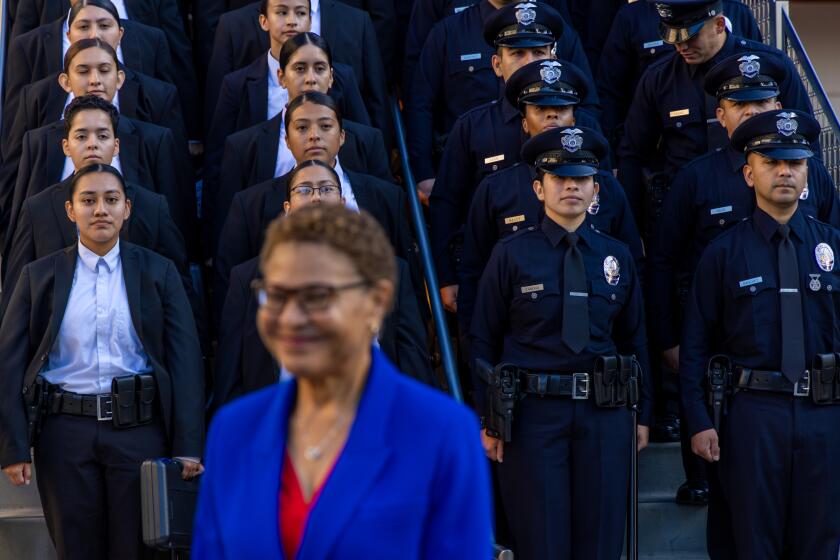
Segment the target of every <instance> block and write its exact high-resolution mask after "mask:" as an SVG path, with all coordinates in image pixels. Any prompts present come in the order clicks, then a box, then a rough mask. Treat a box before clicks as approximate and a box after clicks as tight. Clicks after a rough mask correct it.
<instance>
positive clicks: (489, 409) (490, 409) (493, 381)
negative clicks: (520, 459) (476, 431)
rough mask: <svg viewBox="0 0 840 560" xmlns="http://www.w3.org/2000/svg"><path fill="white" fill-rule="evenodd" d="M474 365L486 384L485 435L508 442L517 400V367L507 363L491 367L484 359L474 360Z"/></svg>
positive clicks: (511, 433)
mask: <svg viewBox="0 0 840 560" xmlns="http://www.w3.org/2000/svg"><path fill="white" fill-rule="evenodd" d="M475 367H476V372H477V373H478V377H479V379H481V380H482V381H484V383H485V384H486V390H485V391H486V393H485V395H486V396H485V414H484V421H485V429H486V430H487V435H490V436H492V437H495V438H498V439H500V440H502V441H504V442H506V443H507V442H510V441H511V437H512V435H513V416H514V412H515V409H516V402H517V401H518V400H519V368H517V367H516V366H515V365H513V364H507V363H502V364H498V365H497V366H495V367H493V366H491V365H490V364H488V363H487V362H485V361H484V360H476V361H475Z"/></svg>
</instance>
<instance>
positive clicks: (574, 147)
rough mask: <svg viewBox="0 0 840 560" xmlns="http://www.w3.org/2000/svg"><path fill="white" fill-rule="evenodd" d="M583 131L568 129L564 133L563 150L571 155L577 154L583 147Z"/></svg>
mask: <svg viewBox="0 0 840 560" xmlns="http://www.w3.org/2000/svg"><path fill="white" fill-rule="evenodd" d="M580 134H583V131H582V130H581V129H579V128H567V129H566V130H564V131H563V139H562V140H561V141H560V142H561V143H562V144H563V149H564V150H566V151H567V152H569V153H572V154H573V153H575V152H576V151H578V150H580V148H581V147H582V146H583V138H582V137H581V136H580Z"/></svg>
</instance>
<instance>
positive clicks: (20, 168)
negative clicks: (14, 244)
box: [0, 132, 47, 240]
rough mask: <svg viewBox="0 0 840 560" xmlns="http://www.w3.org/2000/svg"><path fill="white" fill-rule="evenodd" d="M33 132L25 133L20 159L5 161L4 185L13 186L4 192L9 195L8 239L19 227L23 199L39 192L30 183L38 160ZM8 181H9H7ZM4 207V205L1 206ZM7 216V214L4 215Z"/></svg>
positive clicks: (44, 186)
mask: <svg viewBox="0 0 840 560" xmlns="http://www.w3.org/2000/svg"><path fill="white" fill-rule="evenodd" d="M31 139H32V133H31V132H27V133H26V134H24V135H23V149H22V151H21V154H20V159H18V160H9V161H8V162H4V163H3V166H4V168H5V169H4V176H3V180H4V185H3V188H4V189H5V188H7V186H13V187H12V188H11V190H10V191H9V192H8V193H4V194H7V195H8V198H7V199H6V200H7V201H8V204H9V206H8V208H9V210H8V215H7V217H8V222H7V223H8V226H7V228H8V229H7V230H6V239H7V240H8V239H11V237H12V234H13V232H14V230H15V228H16V227H17V221H18V216H19V215H20V209H21V208H22V207H23V201H25V200H26V199H27V198H29V197H30V196H32V195H34V194H37V193H36V192H33V191H32V188H33V187H32V185H30V183H31V181H30V178H31V177H32V168H33V165H34V161H36V159H37V158H36V157H35V154H34V153H33V152H34V151H35V150H34V149H33V146H32V142H30V140H31ZM7 165H8V167H7ZM6 181H8V182H6ZM40 187H41V188H42V189H44V188H46V187H47V185H40ZM0 207H2V206H0ZM2 217H6V216H2Z"/></svg>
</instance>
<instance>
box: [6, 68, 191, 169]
mask: <svg viewBox="0 0 840 560" xmlns="http://www.w3.org/2000/svg"><path fill="white" fill-rule="evenodd" d="M123 71H125V82H123V86H122V88H121V89H120V91H119V102H120V114H121V115H122V116H125V117H130V118H132V119H137V120H140V121H144V122H149V123H152V124H156V125H159V126H165V127H167V128H170V129H172V133H173V135H174V137H175V141H176V142H178V143H179V144H183V143H184V142H186V130H185V129H184V123H183V119H182V118H181V108H180V103H179V102H178V92H177V91H176V90H175V86H173V85H172V84H170V83H167V82H162V81H160V80H156V79H155V78H150V77H149V76H146V75H144V74H140V73H139V72H135V71H134V70H131V69H128V68H123ZM22 96H23V97H22V99H25V100H26V103H21V104H20V105H19V107H18V110H17V114H16V115H6V119H5V120H4V121H3V130H4V133H3V139H2V154H3V155H4V157H6V156H7V155H10V154H14V153H15V152H16V151H18V150H19V149H20V145H21V142H22V141H23V135H24V134H26V132H27V131H29V130H34V129H36V128H39V127H41V126H44V125H46V124H49V123H51V122H53V121H55V120H56V119H60V118H61V117H62V111H63V110H64V105H65V103H66V102H67V96H68V94H67V92H66V91H64V90H63V89H62V88H61V86H60V85H58V74H53V75H51V76H47V77H46V78H42V79H40V80H38V81H37V82H34V83H31V84H28V85H26V86H24V88H23V90H22ZM11 157H14V156H11Z"/></svg>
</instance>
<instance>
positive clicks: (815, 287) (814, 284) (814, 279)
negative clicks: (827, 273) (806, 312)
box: [808, 274, 822, 292]
mask: <svg viewBox="0 0 840 560" xmlns="http://www.w3.org/2000/svg"><path fill="white" fill-rule="evenodd" d="M808 276H810V277H811V281H810V282H808V287H809V288H811V291H812V292H819V291H820V288H822V284H820V276H821V274H809V275H808Z"/></svg>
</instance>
